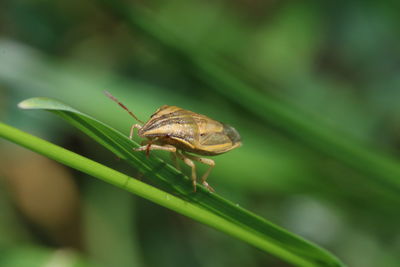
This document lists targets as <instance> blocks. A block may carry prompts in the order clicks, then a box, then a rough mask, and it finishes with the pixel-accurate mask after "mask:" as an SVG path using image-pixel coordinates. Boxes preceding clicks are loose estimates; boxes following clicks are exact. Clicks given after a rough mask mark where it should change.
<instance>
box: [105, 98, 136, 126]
mask: <svg viewBox="0 0 400 267" xmlns="http://www.w3.org/2000/svg"><path fill="white" fill-rule="evenodd" d="M104 94H105V95H106V96H108V97H109V98H110V99H111V100H113V101H114V102H116V103H117V104H118V105H120V106H121V107H122V108H123V109H125V110H126V111H128V113H129V115H131V116H132V117H133V118H135V120H137V121H138V122H140V123H144V122H143V121H141V120H139V119H138V118H137V117H136V116H135V115H134V114H133V113H132V111H130V110H129V109H128V108H127V107H126V106H125V105H124V104H122V102H120V101H119V100H118V99H117V98H116V97H114V96H113V95H112V94H110V93H109V92H107V91H104Z"/></svg>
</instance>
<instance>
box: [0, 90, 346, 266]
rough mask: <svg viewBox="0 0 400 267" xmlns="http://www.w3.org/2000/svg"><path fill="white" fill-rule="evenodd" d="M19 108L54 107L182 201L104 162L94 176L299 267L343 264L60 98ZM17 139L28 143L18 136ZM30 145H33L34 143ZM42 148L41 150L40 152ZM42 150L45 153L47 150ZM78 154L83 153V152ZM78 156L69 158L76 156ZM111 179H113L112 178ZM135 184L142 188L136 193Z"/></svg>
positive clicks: (29, 102) (35, 100)
mask: <svg viewBox="0 0 400 267" xmlns="http://www.w3.org/2000/svg"><path fill="white" fill-rule="evenodd" d="M19 106H20V107H21V108H24V109H44V110H49V111H52V112H54V113H55V114H57V115H59V116H61V117H62V118H64V119H65V120H67V121H68V122H69V123H71V124H72V125H74V126H75V127H77V128H79V129H80V130H82V131H83V132H85V133H86V134H88V135H89V136H91V137H92V138H93V139H94V140H96V141H98V142H99V143H100V144H102V145H103V146H105V147H106V148H107V149H109V150H111V151H112V152H113V153H115V154H116V155H117V156H118V157H120V158H122V159H124V160H126V161H127V162H128V163H129V164H131V165H132V166H134V167H135V168H137V169H138V170H140V171H141V172H142V173H143V174H144V175H145V176H146V177H147V178H148V179H150V180H151V181H152V182H153V183H156V184H158V185H159V186H160V187H161V188H162V189H163V190H165V191H167V192H170V193H173V194H174V195H177V196H179V197H180V198H181V199H180V198H177V197H173V196H172V195H170V194H168V193H166V192H162V191H160V190H157V189H153V188H152V187H150V186H147V185H143V183H141V182H138V181H136V180H134V179H128V178H127V176H125V175H122V174H120V173H118V174H116V173H117V172H115V171H114V170H111V169H109V168H106V167H104V166H102V167H100V166H99V164H98V165H96V168H99V169H101V170H104V171H105V173H106V175H104V173H97V172H96V173H92V172H90V173H89V172H88V173H89V174H91V175H93V176H95V177H99V176H100V177H99V178H101V179H104V180H106V181H108V182H110V183H112V184H114V185H117V186H119V187H122V188H127V189H128V190H129V191H130V192H133V193H135V194H138V195H140V196H142V197H144V198H147V199H149V200H151V201H154V202H156V203H158V204H160V205H163V206H165V207H168V208H171V209H173V210H175V211H177V212H179V213H182V214H184V215H186V216H188V217H191V218H193V219H196V220H198V221H200V222H202V223H205V224H207V225H210V226H212V227H214V228H216V229H219V230H221V231H223V232H225V233H228V234H230V235H232V236H234V237H237V238H239V239H241V240H243V241H245V242H248V243H249V244H252V245H253V246H255V247H258V248H260V249H262V250H264V251H267V252H269V253H271V254H274V255H276V256H277V257H280V258H281V259H283V260H285V261H287V262H290V263H292V264H294V265H297V266H343V264H342V263H340V261H339V260H337V259H336V258H335V257H334V256H333V255H331V254H330V253H329V252H327V251H325V250H324V249H322V248H320V247H318V246H316V245H314V244H312V243H311V242H308V241H306V240H304V239H302V238H300V237H298V236H296V235H294V234H292V233H290V232H288V231H286V230H284V229H282V228H280V227H278V226H276V225H274V224H272V223H270V222H268V221H266V220H265V219H263V218H261V217H259V216H257V215H255V214H253V213H251V212H249V211H247V210H245V209H243V208H241V207H239V206H238V205H235V204H234V203H232V202H230V201H228V200H226V199H224V198H222V197H221V196H219V195H218V194H212V193H210V192H208V190H206V189H204V188H203V187H202V186H199V187H198V191H197V192H196V193H193V189H192V186H191V182H190V179H189V178H188V177H187V176H185V175H183V174H182V173H181V172H179V171H178V170H176V169H175V168H174V167H172V166H171V165H169V164H167V163H165V162H164V161H163V160H161V159H159V158H158V157H155V156H154V154H153V155H151V156H150V157H149V158H146V156H145V155H144V153H138V152H134V151H133V150H132V147H135V146H138V144H136V143H135V142H133V141H131V140H130V139H129V138H128V137H126V136H124V135H123V134H121V133H119V132H118V131H116V130H114V129H113V128H111V127H109V126H107V125H105V124H104V123H102V122H100V121H98V120H96V119H94V118H92V117H90V116H88V115H85V114H83V113H81V112H79V111H77V110H75V109H73V108H71V107H69V106H67V105H65V104H63V103H61V102H58V101H55V100H52V99H48V98H32V99H28V100H25V101H23V102H21V103H20V104H19ZM4 127H5V126H3V128H4ZM1 130H2V128H0V131H1ZM0 135H1V133H0ZM14 137H15V136H14ZM8 139H10V140H13V138H8ZM42 142H44V141H42ZM17 143H19V144H21V145H24V144H22V143H21V142H20V141H19V140H18V142H17ZM33 143H34V142H33ZM30 145H32V144H30ZM25 146H26V145H25ZM53 146H54V145H53ZM27 147H29V148H31V149H33V148H32V146H27ZM35 151H37V150H35ZM38 152H39V153H41V152H40V151H38ZM42 152H46V150H42ZM68 153H72V152H68ZM43 154H44V153H43ZM47 156H49V157H51V158H54V159H56V160H58V161H60V162H62V163H64V164H66V165H69V166H71V167H74V168H77V169H79V170H82V171H85V172H86V170H85V168H82V166H74V165H71V164H70V163H69V162H66V161H62V159H60V158H55V157H54V156H55V155H47ZM75 156H76V157H80V156H78V155H75ZM76 157H70V158H72V159H74V158H76ZM75 161H76V159H75ZM75 163H76V162H75ZM91 164H94V163H91ZM96 164H97V163H96ZM89 165H90V164H89ZM93 167H94V166H93ZM103 167H104V168H103ZM105 168H106V169H105ZM90 169H93V168H90ZM108 177H111V179H110V181H109V180H108V179H109V178H108ZM131 187H132V188H137V187H139V188H143V189H140V190H138V191H139V192H136V191H134V189H132V188H131ZM150 188H151V190H150ZM135 190H136V189H135ZM154 190H155V191H154ZM148 193H149V194H151V196H148V195H147V194H148ZM171 200H173V201H176V203H175V204H174V206H171V204H170V203H171ZM179 203H180V204H179ZM188 207H190V208H188ZM193 207H196V208H193ZM200 211H201V212H200Z"/></svg>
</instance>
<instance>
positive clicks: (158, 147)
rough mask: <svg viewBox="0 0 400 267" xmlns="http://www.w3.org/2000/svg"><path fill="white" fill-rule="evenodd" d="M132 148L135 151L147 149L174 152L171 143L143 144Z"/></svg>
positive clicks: (174, 148) (174, 149)
mask: <svg viewBox="0 0 400 267" xmlns="http://www.w3.org/2000/svg"><path fill="white" fill-rule="evenodd" d="M133 150H135V151H147V150H165V151H169V152H173V153H175V152H176V147H174V146H171V145H164V146H159V145H153V144H152V145H151V146H149V145H145V146H141V147H138V148H134V149H133Z"/></svg>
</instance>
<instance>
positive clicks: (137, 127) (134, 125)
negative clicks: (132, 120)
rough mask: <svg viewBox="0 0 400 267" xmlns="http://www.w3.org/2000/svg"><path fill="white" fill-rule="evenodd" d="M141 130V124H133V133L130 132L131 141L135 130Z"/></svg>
mask: <svg viewBox="0 0 400 267" xmlns="http://www.w3.org/2000/svg"><path fill="white" fill-rule="evenodd" d="M141 128H142V125H140V124H133V125H132V126H131V131H130V132H129V139H131V140H132V137H133V130H134V129H138V130H140V129H141Z"/></svg>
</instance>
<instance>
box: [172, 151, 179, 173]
mask: <svg viewBox="0 0 400 267" xmlns="http://www.w3.org/2000/svg"><path fill="white" fill-rule="evenodd" d="M171 158H172V162H173V163H174V166H175V168H177V169H178V170H181V167H180V166H179V162H178V159H177V155H176V152H171Z"/></svg>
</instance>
